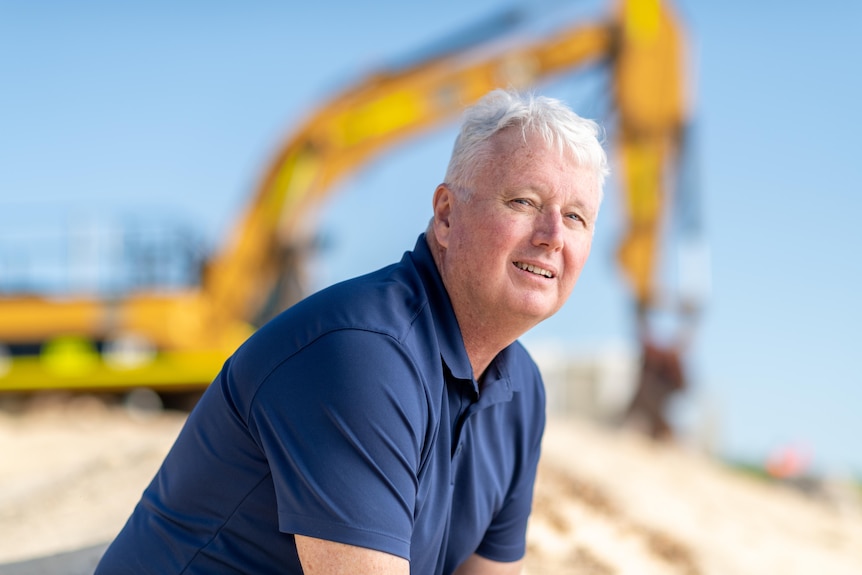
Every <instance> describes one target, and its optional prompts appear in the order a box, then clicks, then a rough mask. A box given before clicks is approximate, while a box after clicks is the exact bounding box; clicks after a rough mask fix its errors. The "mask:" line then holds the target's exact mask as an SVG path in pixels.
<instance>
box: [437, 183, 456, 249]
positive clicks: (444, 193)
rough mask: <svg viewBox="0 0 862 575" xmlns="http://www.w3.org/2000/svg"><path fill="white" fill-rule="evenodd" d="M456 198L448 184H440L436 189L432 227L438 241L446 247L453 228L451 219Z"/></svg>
mask: <svg viewBox="0 0 862 575" xmlns="http://www.w3.org/2000/svg"><path fill="white" fill-rule="evenodd" d="M454 200H455V197H454V192H452V190H451V189H450V188H449V186H447V185H446V184H440V185H439V186H437V189H436V190H434V200H433V207H434V222H433V224H432V228H433V232H434V237H435V238H436V239H437V243H438V244H440V246H441V247H444V248H446V247H448V246H449V231H450V230H451V224H450V221H449V220H450V218H451V217H452V204H453V202H454Z"/></svg>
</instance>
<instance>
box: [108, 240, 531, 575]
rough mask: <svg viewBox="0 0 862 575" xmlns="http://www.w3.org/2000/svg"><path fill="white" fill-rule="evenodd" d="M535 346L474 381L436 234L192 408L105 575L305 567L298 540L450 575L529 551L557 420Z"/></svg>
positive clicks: (243, 351)
mask: <svg viewBox="0 0 862 575" xmlns="http://www.w3.org/2000/svg"><path fill="white" fill-rule="evenodd" d="M544 402H545V398H544V390H543V387H542V382H541V378H540V375H539V372H538V370H537V368H536V366H535V364H534V363H533V361H532V360H531V359H530V358H529V356H528V354H527V352H526V351H525V350H524V348H523V347H522V346H521V345H520V344H519V343H517V342H516V343H514V344H512V345H511V346H509V347H508V348H507V349H505V350H503V351H502V352H501V353H500V354H499V355H498V357H497V358H496V359H495V360H494V361H493V362H492V364H491V365H490V366H489V368H488V370H487V372H486V375H485V377H484V378H483V381H482V385H481V389H480V386H479V385H478V384H477V382H476V380H475V379H474V378H473V374H472V369H471V367H470V363H469V361H468V358H467V355H466V352H465V350H464V344H463V341H462V339H461V333H460V330H459V329H458V323H457V320H456V318H455V314H454V313H453V310H452V307H451V304H450V302H449V298H448V295H447V293H446V291H445V289H444V287H443V283H442V281H441V279H440V276H439V274H438V272H437V268H436V266H435V264H434V261H433V259H432V257H431V253H430V251H429V249H428V246H427V244H426V242H425V237H424V235H423V236H420V238H419V241H418V242H417V244H416V247H415V248H414V251H412V252H407V253H406V254H405V255H404V257H403V259H402V260H401V262H400V263H398V264H394V265H391V266H388V267H386V268H383V269H381V270H379V271H377V272H374V273H371V274H368V275H365V276H362V277H359V278H356V279H353V280H349V281H346V282H343V283H340V284H337V285H335V286H332V287H330V288H327V289H325V290H323V291H321V292H319V293H317V294H315V295H313V296H311V297H309V298H307V299H305V300H304V301H302V302H300V303H299V304H297V305H295V306H293V307H292V308H290V309H288V310H286V311H285V312H283V313H282V314H281V315H279V316H278V317H277V318H276V319H274V320H273V321H271V322H269V323H268V324H267V325H265V326H263V327H262V328H261V329H260V330H258V331H257V332H256V333H255V334H254V335H253V336H252V337H251V338H249V340H248V341H246V342H245V343H244V344H243V345H242V346H241V347H240V348H239V349H238V350H237V351H236V353H235V354H234V355H233V356H232V357H231V358H230V359H229V360H228V361H227V362H226V363H225V365H224V368H223V369H222V371H221V373H220V374H219V375H218V377H217V378H216V380H215V381H214V382H213V384H212V385H211V386H209V388H208V389H207V391H206V392H205V393H204V395H203V397H202V398H201V400H200V402H199V404H198V405H197V407H196V408H195V409H194V411H193V412H192V413H191V414H190V416H189V418H188V421H187V422H186V425H185V426H184V428H183V430H182V431H181V433H180V435H179V437H178V438H177V441H176V443H175V445H174V446H173V448H172V449H171V451H170V453H169V454H168V456H167V457H166V459H165V461H164V463H163V465H162V467H161V468H160V470H159V472H158V473H157V475H156V477H155V478H154V479H153V481H152V483H151V484H150V486H149V487H148V488H147V489H146V491H145V492H144V494H143V496H142V498H141V501H140V502H139V504H138V505H137V507H136V508H135V510H134V512H133V514H132V515H131V517H130V518H129V520H128V522H127V523H126V525H125V527H124V528H123V530H122V531H121V533H120V534H119V535H118V537H117V538H116V539H115V541H114V542H113V543H112V544H111V546H110V547H109V549H108V551H107V552H106V554H105V556H104V557H103V558H102V561H101V563H100V565H99V567H98V568H97V571H96V573H97V574H99V575H101V574H109V573H110V574H116V573H135V574H141V573H154V574H159V575H165V574H168V573H185V574H192V573H202V574H204V573H205V574H212V573H257V574H265V573H280V574H283V573H296V574H300V573H302V570H301V567H300V564H299V559H298V557H297V553H296V547H295V544H294V539H293V534H296V533H298V534H303V535H308V536H312V537H317V538H322V539H327V540H332V541H338V542H342V543H348V544H351V545H358V546H362V547H368V548H372V549H377V550H380V551H384V552H387V553H392V554H395V555H398V556H401V557H404V558H407V559H409V560H410V563H411V572H413V573H416V574H421V575H426V574H428V575H431V574H444V573H451V572H452V571H453V570H454V569H455V568H456V567H457V566H458V565H459V564H460V563H461V562H463V561H464V560H465V559H466V558H467V557H469V556H470V555H471V554H473V553H478V554H480V555H482V556H483V557H486V558H488V559H492V560H496V561H514V560H517V559H519V558H521V557H522V556H523V554H524V552H525V532H526V525H527V518H528V515H529V512H530V507H531V502H532V493H533V483H534V479H535V473H536V465H537V463H538V458H539V447H540V441H541V436H542V431H543V428H544V422H545V415H544V414H545V410H544V407H545V405H544Z"/></svg>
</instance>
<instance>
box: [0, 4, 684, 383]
mask: <svg viewBox="0 0 862 575" xmlns="http://www.w3.org/2000/svg"><path fill="white" fill-rule="evenodd" d="M497 40H499V39H497ZM685 56H686V47H685V38H684V37H683V30H682V28H681V26H680V23H679V20H678V18H677V16H676V15H675V13H674V12H673V11H672V9H671V8H670V7H669V6H668V5H667V4H666V3H665V2H660V1H658V0H622V1H620V2H618V3H616V4H614V5H613V6H612V7H610V9H609V10H608V13H607V15H606V16H605V17H604V18H600V19H598V21H595V22H589V23H575V24H574V25H573V26H571V27H568V28H565V29H562V30H560V31H557V32H554V33H551V34H550V35H545V36H543V37H541V38H538V39H535V40H519V41H514V40H513V41H494V42H479V43H478V44H476V43H474V44H473V45H472V46H467V47H455V46H453V47H451V49H450V50H449V51H447V52H444V53H439V54H436V55H434V56H432V57H430V58H427V59H424V60H423V61H421V62H418V63H415V64H412V65H408V66H405V67H401V68H399V69H397V70H392V71H385V70H384V71H381V72H379V73H375V74H372V75H370V76H368V77H366V78H365V79H364V80H362V81H360V82H359V83H357V84H356V85H353V86H351V87H349V88H347V89H346V90H344V91H343V92H341V93H340V94H338V95H336V96H335V97H334V98H332V99H331V100H329V101H328V102H326V103H324V104H323V105H321V106H320V107H319V108H318V109H317V110H316V111H314V112H313V113H311V114H310V115H309V116H308V117H307V119H306V120H305V122H304V123H302V124H301V125H300V126H298V127H297V128H296V129H295V130H294V132H293V134H292V135H291V136H290V137H289V138H288V139H287V140H286V143H285V144H284V146H283V147H282V148H281V149H280V150H279V152H278V153H277V154H276V156H275V159H274V161H273V162H272V163H271V165H270V166H269V169H268V170H266V172H265V173H264V174H263V177H262V178H261V180H260V184H259V186H258V187H257V189H256V192H255V194H254V196H253V197H252V198H251V200H250V202H249V203H248V205H247V208H246V209H245V212H244V213H243V214H242V215H241V217H240V218H239V220H238V221H237V222H236V224H235V226H234V227H233V229H232V230H231V231H230V233H229V234H227V235H226V238H225V239H226V241H225V242H224V244H223V246H222V247H221V248H220V250H219V251H218V252H217V253H215V254H214V256H213V257H211V258H209V259H208V260H207V261H205V262H204V265H203V269H202V274H201V278H200V282H199V284H198V285H195V286H193V287H190V288H182V289H172V290H163V289H149V290H139V291H135V292H132V293H128V294H124V295H121V296H117V297H111V298H100V297H96V296H88V295H76V294H65V295H63V296H62V297H47V296H37V295H32V294H31V295H28V294H3V295H2V296H0V343H2V345H3V349H5V351H3V352H2V354H0V391H31V390H45V389H66V390H112V391H118V390H120V391H121V390H128V389H132V388H136V387H148V388H152V389H156V390H181V389H200V388H202V387H204V386H206V385H208V384H209V383H210V381H211V380H212V379H213V377H214V376H215V375H216V373H217V372H218V370H219V369H220V367H221V365H222V363H223V362H224V360H225V359H226V358H227V357H228V355H229V354H230V353H232V351H233V350H234V349H235V348H236V347H237V346H238V345H239V344H240V343H241V342H242V341H243V340H244V339H245V338H246V337H248V336H249V335H250V334H251V333H252V331H253V330H254V329H255V328H256V326H258V325H260V324H261V323H262V322H264V321H266V320H267V319H268V318H270V317H272V316H273V315H274V314H275V313H277V311H278V310H280V309H283V308H284V307H286V306H287V305H289V304H291V303H293V302H294V301H296V300H297V299H298V298H299V297H301V296H302V295H304V294H303V293H302V290H301V289H300V286H301V282H298V281H297V278H298V277H300V274H301V273H302V263H303V259H304V257H305V255H304V254H305V252H304V250H303V246H304V245H305V244H306V243H307V242H308V238H309V237H310V233H309V232H310V228H313V224H310V223H309V214H311V213H313V209H314V207H315V206H316V205H318V204H319V202H320V201H321V200H322V199H323V198H325V197H326V196H327V195H329V194H331V193H333V190H334V189H335V185H336V184H337V183H338V181H339V180H340V179H343V178H344V177H345V176H346V175H348V174H350V173H351V172H352V171H354V170H356V169H357V168H359V167H361V166H362V165H363V164H364V163H366V162H368V161H369V160H370V159H371V158H373V157H375V156H377V155H379V154H381V153H382V152H384V151H385V150H386V149H387V148H391V147H393V146H396V145H398V144H399V143H400V142H403V141H404V140H405V139H406V138H408V137H413V136H417V135H418V134H420V133H422V132H423V131H426V130H428V129H429V128H432V127H436V126H439V125H440V124H442V123H444V122H447V121H450V120H452V119H454V118H455V117H457V115H458V114H459V113H460V112H461V111H462V110H463V109H464V107H465V106H467V105H469V104H471V103H473V102H475V101H476V100H477V99H478V98H480V97H481V96H482V95H484V94H485V93H487V92H488V91H489V90H491V89H494V88H497V87H518V88H527V87H531V86H533V85H535V84H537V83H539V82H543V81H547V80H551V79H553V78H558V77H560V76H563V75H565V74H569V73H572V72H574V71H578V70H582V69H584V68H586V67H589V66H607V67H608V69H609V78H610V85H611V87H610V92H609V93H608V94H607V98H608V101H609V103H610V105H611V108H612V109H613V110H614V116H615V127H614V128H613V129H611V130H609V132H610V133H613V134H614V141H613V142H612V146H613V148H614V151H615V157H616V158H617V160H618V163H617V166H618V170H617V173H618V178H619V188H620V190H621V192H622V194H623V196H624V201H623V202H622V205H623V206H624V208H625V214H624V218H625V220H626V224H625V225H624V229H625V235H624V237H623V238H622V239H621V242H620V250H619V262H620V266H621V269H622V271H623V274H624V276H625V278H626V281H627V283H628V285H629V287H630V291H631V294H632V299H633V301H634V302H636V307H638V308H639V309H648V308H649V306H650V305H652V304H651V302H653V301H654V300H655V296H656V290H657V287H656V286H657V272H656V270H657V265H658V264H657V259H658V256H659V253H660V243H661V238H662V228H663V225H664V221H665V219H666V218H667V216H668V213H669V211H668V207H669V205H670V204H671V196H672V189H673V180H674V174H675V173H676V170H677V169H678V160H679V157H680V149H681V138H682V135H683V133H684V131H685V127H686V125H687V123H688V121H689V116H690V109H691V107H690V102H689V96H688V93H687V91H688V90H687V88H688V86H687V83H686V82H687V77H688V75H687V72H686V65H687V64H686V62H685Z"/></svg>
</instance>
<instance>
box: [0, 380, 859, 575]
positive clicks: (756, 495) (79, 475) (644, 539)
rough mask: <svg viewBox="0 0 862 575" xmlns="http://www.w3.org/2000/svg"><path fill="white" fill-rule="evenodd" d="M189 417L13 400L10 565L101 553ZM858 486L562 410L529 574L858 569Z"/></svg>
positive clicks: (3, 560) (8, 441)
mask: <svg viewBox="0 0 862 575" xmlns="http://www.w3.org/2000/svg"><path fill="white" fill-rule="evenodd" d="M184 420H185V414H183V413H181V412H170V411H168V412H151V411H144V412H141V411H134V410H132V411H130V410H128V409H125V408H123V407H122V406H119V405H111V404H107V403H105V402H104V401H102V400H97V399H94V398H87V397H76V398H71V399H70V398H68V397H66V398H56V397H45V398H41V399H39V400H38V401H30V402H28V403H27V404H26V405H24V406H19V407H18V408H16V409H5V410H0V453H2V458H3V459H2V465H0V572H4V569H3V565H4V564H6V565H7V567H9V564H11V563H16V562H21V561H23V560H27V559H32V558H38V557H44V556H49V555H55V554H59V553H64V552H67V551H71V550H76V549H89V550H92V549H100V546H101V545H104V543H105V542H107V541H109V540H110V539H111V538H112V537H113V536H114V534H115V533H116V532H117V531H118V530H119V529H120V527H121V526H122V525H123V522H124V521H125V520H126V517H127V516H128V514H129V512H130V511H131V509H132V507H133V506H134V504H135V502H136V501H137V499H138V497H139V496H140V493H141V491H142V490H143V489H144V487H145V486H146V485H147V483H149V481H150V479H151V477H152V476H153V474H154V473H155V471H156V469H157V468H158V466H159V464H160V462H161V460H162V458H163V457H164V455H165V453H166V452H167V450H168V449H169V448H170V445H171V444H172V442H173V440H174V438H175V437H176V434H177V433H178V432H179V429H180V427H181V426H182V423H183V421H184ZM845 495H846V496H845V497H843V498H837V497H830V498H824V497H812V496H811V495H806V494H803V493H802V492H800V491H799V490H796V489H793V488H790V487H787V486H782V485H775V484H770V483H765V482H763V481H760V480H757V479H754V478H751V477H749V476H745V475H742V474H740V473H738V472H735V471H733V470H730V469H727V468H726V467H724V466H722V465H720V464H718V463H717V462H715V461H713V460H710V459H709V458H706V457H703V456H700V455H697V454H693V453H690V452H687V451H685V450H684V449H680V448H677V447H672V446H663V445H658V444H655V443H653V442H650V441H649V440H646V439H643V438H641V437H639V436H635V435H632V434H628V433H623V432H617V431H608V430H606V429H602V428H599V427H596V426H594V425H591V424H588V423H586V422H583V421H580V420H559V419H554V420H551V421H550V422H549V427H548V432H547V435H546V439H545V444H544V448H543V457H542V462H541V467H540V473H539V477H538V485H537V491H536V504H535V510H534V513H533V518H532V521H531V524H530V530H529V542H528V543H529V552H528V559H527V573H528V575H544V574H553V575H614V574H620V575H623V574H637V575H650V574H653V573H655V574H663V575H667V574H670V575H676V574H679V575H733V574H749V573H782V574H784V575H788V574H789V575H792V574H796V573H798V574H811V573H829V574H830V575H841V574H847V575H850V574H851V573H852V574H858V573H859V572H860V566H862V507H860V504H859V502H858V500H854V496H853V494H852V492H845ZM857 497H858V494H857ZM57 563H58V562H55V563H54V565H56V564H57ZM59 564H60V565H63V562H59ZM66 564H67V565H71V563H69V562H66ZM44 565H47V563H45V564H44ZM10 569H11V567H10ZM16 569H18V570H17V571H14V572H15V573H25V572H40V571H38V570H37V571H32V565H31V571H26V570H22V569H21V568H20V564H19V566H18V567H16ZM53 569H57V567H55V568H53ZM53 569H52V572H53V573H54V574H55V575H77V573H72V571H65V572H64V571H59V570H58V571H54V570H53ZM70 569H71V567H70ZM10 572H11V571H10ZM41 572H44V570H42V571H41Z"/></svg>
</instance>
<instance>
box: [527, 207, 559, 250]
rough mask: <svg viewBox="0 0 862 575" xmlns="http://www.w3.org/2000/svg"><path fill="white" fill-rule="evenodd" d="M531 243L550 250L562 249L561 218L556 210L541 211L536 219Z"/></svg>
mask: <svg viewBox="0 0 862 575" xmlns="http://www.w3.org/2000/svg"><path fill="white" fill-rule="evenodd" d="M533 243H534V244H535V245H537V246H541V247H545V248H548V249H551V250H559V249H562V247H563V216H562V215H561V214H560V213H559V212H558V211H556V210H543V211H542V212H541V213H539V214H538V215H537V217H536V222H535V229H534V230H533Z"/></svg>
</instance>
